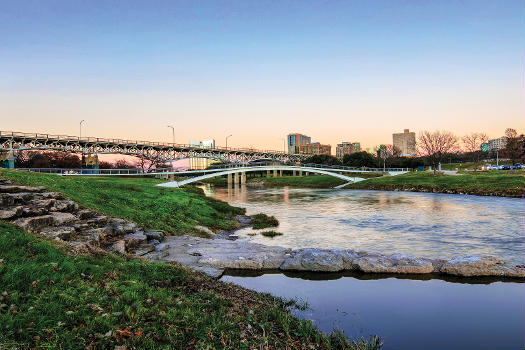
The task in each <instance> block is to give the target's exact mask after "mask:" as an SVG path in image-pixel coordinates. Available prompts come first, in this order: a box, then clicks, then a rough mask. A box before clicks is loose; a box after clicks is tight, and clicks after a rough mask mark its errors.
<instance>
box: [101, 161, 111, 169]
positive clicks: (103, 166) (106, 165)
mask: <svg viewBox="0 0 525 350" xmlns="http://www.w3.org/2000/svg"><path fill="white" fill-rule="evenodd" d="M113 166H114V164H113V163H110V162H105V161H101V162H98V168H99V169H113Z"/></svg>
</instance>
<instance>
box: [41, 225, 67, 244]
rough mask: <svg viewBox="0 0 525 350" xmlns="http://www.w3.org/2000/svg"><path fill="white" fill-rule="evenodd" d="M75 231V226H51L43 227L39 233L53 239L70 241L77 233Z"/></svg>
mask: <svg viewBox="0 0 525 350" xmlns="http://www.w3.org/2000/svg"><path fill="white" fill-rule="evenodd" d="M75 232H76V231H75V228H74V227H72V226H59V227H53V226H49V227H45V228H44V229H42V230H41V231H40V232H39V234H40V235H42V236H44V237H48V238H52V239H61V240H63V241H68V240H69V239H70V238H71V237H72V236H73V235H74V234H75Z"/></svg>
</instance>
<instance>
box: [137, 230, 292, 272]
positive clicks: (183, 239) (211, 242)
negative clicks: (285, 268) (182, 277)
mask: <svg viewBox="0 0 525 350" xmlns="http://www.w3.org/2000/svg"><path fill="white" fill-rule="evenodd" d="M163 244H165V245H166V246H167V248H164V247H165V246H164V247H163V248H164V250H163V251H164V252H166V253H167V255H166V256H165V257H163V258H162V259H163V260H168V261H177V262H179V263H180V264H182V265H185V266H208V267H213V268H217V269H226V268H230V269H248V270H266V269H278V268H279V267H280V266H281V264H282V263H283V262H284V261H285V259H286V258H287V257H288V254H289V253H290V251H291V250H289V249H286V248H282V247H269V246H265V245H262V244H255V243H251V242H243V241H231V240H227V239H206V238H198V237H190V236H178V237H166V238H165V239H164V241H163ZM153 255H154V254H151V255H150V254H146V255H145V257H150V256H151V257H153ZM155 255H156V254H155Z"/></svg>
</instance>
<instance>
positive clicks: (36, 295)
mask: <svg viewBox="0 0 525 350" xmlns="http://www.w3.org/2000/svg"><path fill="white" fill-rule="evenodd" d="M0 293H1V295H0V349H6V350H7V349H35V348H39V349H40V348H50V349H93V350H94V349H112V350H113V349H148V350H151V349H253V348H257V349H259V348H261V349H263V348H265V349H269V348H277V349H285V348H289V349H308V348H318V349H321V348H326V349H330V348H348V349H366V348H367V346H368V345H367V344H365V343H364V342H361V343H349V342H347V340H346V339H345V338H344V337H341V335H340V334H332V335H331V336H324V335H322V334H321V333H320V332H319V331H318V330H317V329H316V328H315V327H313V326H312V323H311V322H310V321H303V320H298V319H297V318H295V317H293V316H292V315H291V313H290V311H289V308H288V306H289V305H291V304H289V303H288V304H287V303H285V302H284V301H283V300H280V299H276V298H273V297H271V296H270V295H267V294H260V293H256V292H253V291H249V290H245V289H243V288H240V287H237V286H235V285H231V284H226V283H223V282H220V281H217V280H214V279H212V278H209V277H206V276H204V275H201V274H198V273H193V272H190V271H188V270H186V269H184V268H181V267H178V266H176V265H167V264H158V263H156V264H155V263H147V262H143V261H136V260H135V261H134V260H126V259H125V258H121V257H116V256H112V255H108V256H100V257H97V256H72V255H70V254H67V250H66V248H65V247H60V246H58V243H56V242H53V241H47V240H43V239H40V238H37V237H36V236H34V235H30V234H27V233H24V232H23V231H20V230H19V229H18V228H16V227H14V226H13V225H11V224H8V223H5V222H2V221H0ZM117 346H122V347H120V348H118V347H117Z"/></svg>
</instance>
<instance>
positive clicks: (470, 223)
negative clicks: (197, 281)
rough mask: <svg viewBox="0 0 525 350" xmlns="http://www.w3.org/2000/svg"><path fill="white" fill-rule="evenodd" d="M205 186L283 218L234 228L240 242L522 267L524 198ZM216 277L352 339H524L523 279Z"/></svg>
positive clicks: (508, 344)
mask: <svg viewBox="0 0 525 350" xmlns="http://www.w3.org/2000/svg"><path fill="white" fill-rule="evenodd" d="M204 190H205V192H206V194H207V195H209V196H212V197H214V198H217V199H221V200H224V201H227V202H229V203H230V204H232V205H235V206H241V207H245V208H246V209H247V213H248V214H255V213H259V212H263V213H265V214H268V215H274V216H275V217H276V218H277V219H278V220H279V222H280V224H279V227H278V228H276V231H278V232H281V233H283V235H282V236H277V237H274V238H268V237H264V236H262V235H260V234H259V233H258V231H254V230H252V229H251V228H246V229H242V230H239V231H237V232H236V233H235V234H236V235H237V236H238V237H239V239H242V240H249V241H254V242H258V243H264V244H268V245H279V246H284V247H290V248H300V247H321V248H345V249H354V250H358V251H359V250H364V251H368V252H379V253H404V254H407V255H411V256H422V257H434V258H452V257H456V256H460V255H466V254H488V255H493V256H497V257H499V258H501V259H503V260H505V261H507V262H510V263H515V264H523V263H525V254H524V252H525V215H524V210H523V209H524V207H525V200H524V199H515V198H501V197H478V196H468V195H449V194H432V193H413V192H388V191H361V190H321V189H300V188H288V187H284V188H250V187H244V186H243V187H237V188H229V189H228V188H215V187H213V186H205V187H204ZM259 232H260V231H259ZM254 233H255V235H254ZM222 280H223V281H227V282H233V283H236V284H238V285H241V286H243V287H246V288H250V289H254V290H257V291H261V292H268V293H271V294H273V295H275V296H280V297H285V298H296V299H298V300H301V301H305V302H307V303H308V306H309V308H308V309H307V310H304V311H301V310H296V311H294V313H295V314H296V315H297V316H299V317H303V318H306V319H311V320H312V321H313V323H314V324H315V325H317V326H318V327H319V328H320V329H321V330H323V331H329V330H331V329H334V328H337V329H342V330H344V332H345V334H347V335H348V336H350V337H352V338H355V337H365V338H366V337H368V336H369V335H373V334H375V335H379V336H380V337H381V338H382V339H383V340H384V342H385V344H384V347H383V348H384V349H444V348H446V349H495V348H498V349H518V348H523V346H524V345H525V336H524V332H523V329H525V283H521V282H518V281H497V280H494V279H487V278H477V279H465V278H451V277H447V278H443V279H441V278H439V277H437V276H434V275H429V276H428V277H424V278H421V277H420V278H419V279H418V278H414V277H410V276H392V275H374V274H371V275H370V274H369V275H366V274H357V273H317V274H313V273H277V272H275V273H264V274H262V273H255V274H254V273H250V272H242V271H241V272H237V273H234V274H233V273H230V274H229V275H225V276H223V277H222Z"/></svg>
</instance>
